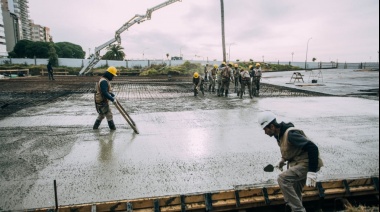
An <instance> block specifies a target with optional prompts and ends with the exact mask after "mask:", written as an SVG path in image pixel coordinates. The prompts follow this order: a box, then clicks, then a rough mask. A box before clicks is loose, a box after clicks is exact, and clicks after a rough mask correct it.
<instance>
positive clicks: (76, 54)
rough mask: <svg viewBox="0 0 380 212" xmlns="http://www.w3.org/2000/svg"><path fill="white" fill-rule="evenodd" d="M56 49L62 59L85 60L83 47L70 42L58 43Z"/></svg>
mask: <svg viewBox="0 0 380 212" xmlns="http://www.w3.org/2000/svg"><path fill="white" fill-rule="evenodd" d="M55 49H56V51H57V54H58V57H60V58H78V59H84V57H85V56H86V52H84V51H83V49H82V47H81V46H79V45H76V44H73V43H70V42H58V43H56V44H55Z"/></svg>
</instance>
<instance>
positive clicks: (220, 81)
mask: <svg viewBox="0 0 380 212" xmlns="http://www.w3.org/2000/svg"><path fill="white" fill-rule="evenodd" d="M221 90H222V80H218V90H217V92H218V96H219V95H221V94H220V91H221Z"/></svg>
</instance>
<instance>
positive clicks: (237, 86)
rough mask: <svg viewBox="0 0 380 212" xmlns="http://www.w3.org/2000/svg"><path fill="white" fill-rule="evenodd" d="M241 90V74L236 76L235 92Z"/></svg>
mask: <svg viewBox="0 0 380 212" xmlns="http://www.w3.org/2000/svg"><path fill="white" fill-rule="evenodd" d="M238 91H239V76H235V93H236V92H238Z"/></svg>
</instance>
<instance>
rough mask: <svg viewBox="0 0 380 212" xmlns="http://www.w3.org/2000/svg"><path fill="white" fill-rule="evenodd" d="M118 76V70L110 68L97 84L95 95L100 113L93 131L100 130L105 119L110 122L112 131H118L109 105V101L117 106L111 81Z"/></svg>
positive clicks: (97, 109)
mask: <svg viewBox="0 0 380 212" xmlns="http://www.w3.org/2000/svg"><path fill="white" fill-rule="evenodd" d="M116 74H117V69H116V68H115V67H113V66H111V67H109V68H108V69H107V71H106V72H105V73H104V74H103V76H102V77H101V78H100V80H99V82H98V83H97V84H96V88H95V89H96V93H95V106H96V111H97V112H98V114H99V115H98V118H97V119H96V121H95V124H94V127H93V129H94V130H96V129H98V128H99V126H100V123H101V122H102V120H103V119H104V118H106V119H107V121H108V126H109V128H110V129H111V130H116V126H115V123H114V122H113V115H112V111H111V108H110V105H109V101H111V102H112V103H114V104H116V101H117V100H116V97H115V94H113V93H112V87H111V83H110V82H111V81H112V80H113V78H114V77H115V76H117V75H116Z"/></svg>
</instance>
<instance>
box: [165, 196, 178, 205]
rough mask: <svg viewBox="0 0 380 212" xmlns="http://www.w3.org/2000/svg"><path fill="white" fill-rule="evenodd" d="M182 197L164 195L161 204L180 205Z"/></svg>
mask: <svg viewBox="0 0 380 212" xmlns="http://www.w3.org/2000/svg"><path fill="white" fill-rule="evenodd" d="M180 204H181V197H179V196H177V197H164V198H161V199H160V206H171V205H180Z"/></svg>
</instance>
